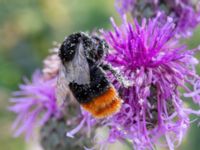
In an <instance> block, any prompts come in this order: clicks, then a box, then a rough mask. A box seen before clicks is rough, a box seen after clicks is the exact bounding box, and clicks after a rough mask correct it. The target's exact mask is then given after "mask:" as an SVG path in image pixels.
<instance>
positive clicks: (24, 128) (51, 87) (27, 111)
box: [9, 71, 59, 139]
mask: <svg viewBox="0 0 200 150" xmlns="http://www.w3.org/2000/svg"><path fill="white" fill-rule="evenodd" d="M55 83H56V80H55V78H53V79H50V80H45V79H44V78H43V76H42V73H41V72H39V71H37V72H35V73H34V74H33V77H32V81H31V82H30V81H26V83H25V84H22V85H20V91H18V92H15V93H14V94H13V96H14V98H12V99H11V100H10V101H11V103H13V105H12V106H10V107H9V110H10V111H12V112H14V113H16V114H17V118H16V120H15V122H14V124H13V129H16V132H15V134H14V135H15V136H19V135H20V134H22V133H23V132H24V133H26V139H29V138H30V136H31V134H32V132H33V129H34V128H35V127H36V126H41V125H43V124H44V123H45V122H46V121H47V120H48V119H49V118H50V117H51V116H56V117H59V110H58V107H57V105H56V97H55Z"/></svg>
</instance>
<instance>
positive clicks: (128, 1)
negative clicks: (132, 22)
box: [115, 0, 135, 14]
mask: <svg viewBox="0 0 200 150" xmlns="http://www.w3.org/2000/svg"><path fill="white" fill-rule="evenodd" d="M134 5H135V0H116V2H115V7H116V9H117V11H118V12H119V13H120V14H125V13H126V12H128V11H131V9H132V7H133V6H134Z"/></svg>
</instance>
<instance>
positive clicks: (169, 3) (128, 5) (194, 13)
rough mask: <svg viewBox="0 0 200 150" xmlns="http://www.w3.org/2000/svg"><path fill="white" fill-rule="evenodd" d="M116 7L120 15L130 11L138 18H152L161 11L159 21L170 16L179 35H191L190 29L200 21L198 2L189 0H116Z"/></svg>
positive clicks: (199, 4) (199, 3) (199, 5)
mask: <svg viewBox="0 0 200 150" xmlns="http://www.w3.org/2000/svg"><path fill="white" fill-rule="evenodd" d="M119 1H120V2H119ZM116 8H117V10H118V11H119V13H120V14H121V15H123V14H125V13H126V12H130V13H131V14H132V16H133V18H136V17H137V18H138V19H141V18H153V17H155V16H157V14H159V13H162V18H161V19H160V21H161V22H162V21H164V22H165V20H166V18H167V17H166V16H170V17H171V18H173V20H174V22H175V23H176V29H177V31H176V32H177V35H179V36H180V35H181V36H185V37H187V36H190V35H192V32H191V30H192V29H193V28H195V27H196V26H197V25H198V24H199V22H200V2H193V1H191V0H141V1H139V0H138V1H137V0H117V1H116Z"/></svg>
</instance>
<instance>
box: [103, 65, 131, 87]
mask: <svg viewBox="0 0 200 150" xmlns="http://www.w3.org/2000/svg"><path fill="white" fill-rule="evenodd" d="M100 67H101V68H102V69H103V70H105V71H110V72H111V73H112V74H113V75H114V77H115V78H116V79H117V81H118V82H119V83H120V84H122V85H123V86H124V87H126V88H128V87H130V86H132V85H133V83H131V82H130V81H128V80H127V79H125V78H123V76H122V75H121V74H120V73H119V71H118V70H117V69H115V68H114V67H112V66H111V65H110V64H103V63H102V64H100Z"/></svg>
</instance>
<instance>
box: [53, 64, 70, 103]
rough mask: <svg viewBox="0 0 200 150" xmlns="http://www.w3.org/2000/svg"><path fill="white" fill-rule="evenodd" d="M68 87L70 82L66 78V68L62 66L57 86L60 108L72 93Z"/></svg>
mask: <svg viewBox="0 0 200 150" xmlns="http://www.w3.org/2000/svg"><path fill="white" fill-rule="evenodd" d="M68 85H69V81H68V80H67V77H66V73H65V68H64V66H63V65H61V66H60V70H59V75H58V78H57V86H56V99H57V104H58V106H61V105H62V104H63V103H64V101H65V100H66V97H67V95H68V94H69V93H70V90H69V86H68Z"/></svg>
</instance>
